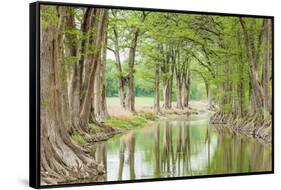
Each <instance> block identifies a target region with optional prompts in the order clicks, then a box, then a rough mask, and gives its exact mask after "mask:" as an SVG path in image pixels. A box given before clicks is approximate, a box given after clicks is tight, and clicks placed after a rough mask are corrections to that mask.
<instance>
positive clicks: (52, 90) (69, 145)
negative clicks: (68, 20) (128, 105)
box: [40, 7, 103, 184]
mask: <svg viewBox="0 0 281 190" xmlns="http://www.w3.org/2000/svg"><path fill="white" fill-rule="evenodd" d="M47 9H54V10H53V11H55V12H56V16H57V17H58V23H55V24H54V23H51V24H49V25H48V26H46V27H44V28H43V27H41V32H40V34H41V35H40V37H41V38H40V41H41V43H40V49H41V52H40V59H41V67H40V75H41V77H40V84H41V89H40V94H41V99H40V104H41V110H40V122H41V123H40V124H41V127H40V130H41V132H40V134H41V136H40V145H41V148H40V151H41V182H42V183H47V184H48V183H51V184H56V183H66V182H68V181H71V180H77V179H85V178H94V177H95V176H97V174H98V173H101V172H103V170H102V169H101V168H100V169H99V170H98V169H97V168H98V165H97V164H96V162H95V161H94V160H93V159H92V158H90V157H89V156H88V155H87V154H85V153H84V152H83V151H82V149H81V147H79V146H78V145H76V144H74V143H73V142H72V141H71V139H70V136H69V133H68V130H69V128H70V125H71V119H70V110H69V108H68V107H67V106H66V105H68V99H67V88H66V85H67V83H66V81H65V80H64V78H63V76H62V73H63V71H64V68H63V65H62V64H61V63H60V60H61V58H62V53H63V45H62V44H63V43H62V41H63V40H62V39H63V37H62V35H61V33H60V31H61V30H62V27H63V24H64V21H65V20H64V19H63V17H62V15H63V11H64V9H63V8H62V7H60V8H50V7H42V9H41V11H42V12H46V11H47ZM41 19H42V18H41Z"/></svg>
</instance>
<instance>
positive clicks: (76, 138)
mask: <svg viewBox="0 0 281 190" xmlns="http://www.w3.org/2000/svg"><path fill="white" fill-rule="evenodd" d="M71 138H72V140H74V141H75V142H77V143H78V144H81V145H84V144H86V143H87V142H86V140H85V139H84V137H83V136H82V135H80V134H74V135H72V136H71Z"/></svg>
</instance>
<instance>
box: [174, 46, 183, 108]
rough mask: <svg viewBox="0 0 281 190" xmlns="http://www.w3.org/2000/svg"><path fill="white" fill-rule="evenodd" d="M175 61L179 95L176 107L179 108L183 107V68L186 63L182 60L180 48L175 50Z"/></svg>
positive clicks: (177, 94)
mask: <svg viewBox="0 0 281 190" xmlns="http://www.w3.org/2000/svg"><path fill="white" fill-rule="evenodd" d="M177 48H178V47H177ZM173 62H174V64H175V73H176V96H177V105H176V107H177V108H179V109H183V104H182V86H183V70H184V66H185V65H184V64H185V63H182V62H181V60H180V52H179V49H175V51H174V56H173Z"/></svg>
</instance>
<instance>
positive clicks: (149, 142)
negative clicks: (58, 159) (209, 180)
mask: <svg viewBox="0 0 281 190" xmlns="http://www.w3.org/2000/svg"><path fill="white" fill-rule="evenodd" d="M95 147H96V148H95V149H94V150H95V151H94V156H95V158H96V160H97V161H98V163H100V164H103V165H104V167H105V168H107V178H105V180H108V181H112V180H114V181H115V180H133V179H143V178H159V177H177V176H191V175H210V174H225V173H241V172H257V171H270V170H271V166H272V163H271V147H270V145H264V144H260V143H258V142H257V141H255V140H253V139H251V138H248V137H245V136H241V135H239V134H234V133H232V132H231V131H230V130H229V129H228V128H227V127H225V126H219V125H216V126H213V125H212V126H211V125H209V124H208V120H206V121H196V120H195V121H193V120H189V121H188V120H177V121H160V122H158V123H155V124H154V125H153V126H149V127H146V128H142V129H138V130H132V131H129V132H128V133H126V134H124V135H120V136H117V137H114V138H112V139H110V140H109V141H107V142H104V143H98V145H96V146H95ZM92 154H93V153H92Z"/></svg>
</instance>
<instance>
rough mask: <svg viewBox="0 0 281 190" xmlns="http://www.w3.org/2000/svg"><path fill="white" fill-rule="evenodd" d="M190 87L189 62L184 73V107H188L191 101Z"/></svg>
mask: <svg viewBox="0 0 281 190" xmlns="http://www.w3.org/2000/svg"><path fill="white" fill-rule="evenodd" d="M189 89H190V70H189V63H187V66H186V69H184V73H183V88H182V103H183V106H184V107H188V103H189Z"/></svg>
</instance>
